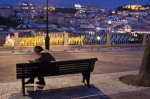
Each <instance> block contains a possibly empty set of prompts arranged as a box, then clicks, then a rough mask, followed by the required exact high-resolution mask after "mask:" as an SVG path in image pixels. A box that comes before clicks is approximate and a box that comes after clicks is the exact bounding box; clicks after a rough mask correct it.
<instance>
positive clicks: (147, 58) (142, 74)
mask: <svg viewBox="0 0 150 99" xmlns="http://www.w3.org/2000/svg"><path fill="white" fill-rule="evenodd" d="M120 81H122V82H124V83H127V84H130V85H135V86H144V87H150V40H149V41H148V43H147V45H146V48H145V52H144V55H143V59H142V63H141V66H140V70H139V73H138V75H127V76H123V77H120Z"/></svg>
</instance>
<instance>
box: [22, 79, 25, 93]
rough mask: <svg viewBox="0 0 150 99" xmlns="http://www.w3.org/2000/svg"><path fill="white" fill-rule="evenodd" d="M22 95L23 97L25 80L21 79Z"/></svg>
mask: <svg viewBox="0 0 150 99" xmlns="http://www.w3.org/2000/svg"><path fill="white" fill-rule="evenodd" d="M22 93H23V95H25V79H24V78H22Z"/></svg>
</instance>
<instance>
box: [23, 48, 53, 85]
mask: <svg viewBox="0 0 150 99" xmlns="http://www.w3.org/2000/svg"><path fill="white" fill-rule="evenodd" d="M34 52H35V54H36V55H38V56H39V57H38V58H36V59H34V60H29V62H31V63H32V62H35V63H36V62H37V63H46V62H50V61H55V58H54V57H53V56H52V55H51V54H50V52H49V51H48V50H46V49H43V48H42V47H41V46H35V47H34ZM34 79H35V77H32V78H30V79H29V80H28V81H27V82H25V84H30V83H31V84H33V83H34ZM38 80H39V81H38V82H36V84H39V85H45V80H44V77H38Z"/></svg>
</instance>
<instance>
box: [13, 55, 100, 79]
mask: <svg viewBox="0 0 150 99" xmlns="http://www.w3.org/2000/svg"><path fill="white" fill-rule="evenodd" d="M97 60H98V59H97V58H89V59H78V60H66V61H54V62H50V63H19V64H16V69H17V79H20V78H22V77H24V78H29V77H38V76H53V75H63V74H74V73H82V72H92V71H93V69H94V65H95V61H97Z"/></svg>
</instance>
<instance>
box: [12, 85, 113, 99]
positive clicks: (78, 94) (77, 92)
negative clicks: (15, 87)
mask: <svg viewBox="0 0 150 99" xmlns="http://www.w3.org/2000/svg"><path fill="white" fill-rule="evenodd" d="M29 88H30V87H29ZM33 88H34V87H33ZM27 90H28V91H27V95H26V96H23V95H22V92H20V93H12V94H11V96H10V97H9V99H110V98H109V96H107V95H105V94H104V93H103V92H102V91H101V90H100V89H98V88H97V87H95V86H94V85H91V88H89V87H87V86H74V87H67V88H58V89H49V90H42V88H39V89H38V88H37V90H33V89H32V88H30V90H29V89H27Z"/></svg>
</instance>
